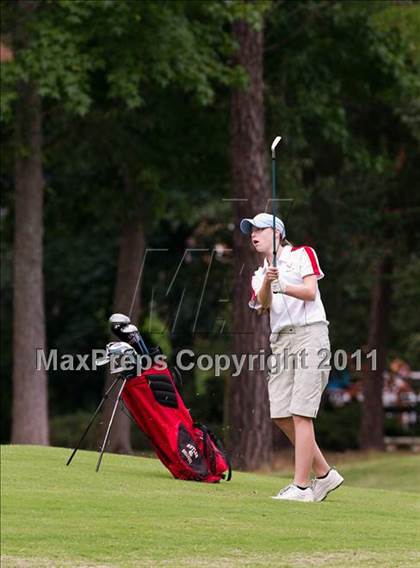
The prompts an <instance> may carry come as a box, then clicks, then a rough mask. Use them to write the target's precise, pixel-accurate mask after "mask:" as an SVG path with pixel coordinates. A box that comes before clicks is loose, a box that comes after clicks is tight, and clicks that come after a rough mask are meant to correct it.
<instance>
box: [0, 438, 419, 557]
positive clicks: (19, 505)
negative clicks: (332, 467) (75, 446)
mask: <svg viewBox="0 0 420 568" xmlns="http://www.w3.org/2000/svg"><path fill="white" fill-rule="evenodd" d="M68 455H69V451H68V450H64V449H59V448H38V447H28V446H26V447H25V446H21V447H11V446H5V447H3V448H2V554H3V555H4V556H3V562H2V566H3V567H8V566H25V567H26V566H30V567H35V566H37V567H42V566H49V567H50V566H54V567H55V566H60V567H61V566H66V567H67V566H94V565H98V564H100V565H101V566H115V567H117V566H118V567H120V566H121V567H131V566H142V567H143V566H174V567H177V566H191V567H192V566H194V567H199V566H217V567H225V566H229V567H230V566H234V567H235V566H272V567H297V566H299V567H300V566H301V567H307V566H336V565H337V564H338V563H339V564H340V565H341V567H345V566H350V565H351V566H355V565H356V566H358V567H364V566H378V567H379V566H381V567H383V566H393V567H398V566H416V565H419V564H420V555H419V545H418V535H419V530H420V521H419V513H420V492H418V493H416V492H415V491H413V489H418V487H416V484H417V485H418V473H419V471H420V458H419V457H412V456H404V457H398V456H389V457H388V456H385V457H382V458H378V459H377V460H373V461H372V460H371V461H368V462H366V463H356V464H351V465H348V466H347V467H346V468H345V471H344V473H345V476H346V484H345V485H344V486H343V487H342V488H341V489H340V490H339V491H337V492H335V493H333V494H331V495H330V497H329V498H328V499H327V500H326V501H325V502H323V503H285V502H277V501H273V500H272V499H270V498H269V496H270V495H273V494H275V493H276V492H277V491H278V489H279V488H280V487H281V486H282V484H284V483H286V482H287V480H286V479H280V478H279V477H278V476H273V475H271V476H267V475H260V474H258V475H257V474H245V473H243V474H240V473H236V474H235V475H234V479H233V481H232V482H231V483H221V484H219V485H207V484H199V483H191V482H182V481H176V480H173V479H172V478H171V477H170V476H169V474H168V473H167V472H166V470H165V469H164V468H163V467H162V466H161V465H160V463H159V462H158V461H157V460H150V459H141V458H133V457H122V456H115V455H106V456H105V457H104V461H103V464H102V469H101V471H100V473H98V474H97V473H95V471H94V468H95V463H96V454H94V453H91V452H79V454H78V455H77V456H76V458H75V461H74V462H73V464H72V465H71V466H70V467H68V468H67V467H65V465H64V463H65V460H66V458H67V456H68ZM400 480H403V481H404V484H403V485H402V489H404V490H401V489H400V487H399V481H400ZM372 483H373V484H374V486H376V488H375V489H372V488H365V487H360V486H358V485H365V484H367V485H369V484H372ZM353 485H354V486H353ZM381 486H382V487H386V489H381V488H380V487H381ZM391 489H392V490H391ZM407 489H411V491H407Z"/></svg>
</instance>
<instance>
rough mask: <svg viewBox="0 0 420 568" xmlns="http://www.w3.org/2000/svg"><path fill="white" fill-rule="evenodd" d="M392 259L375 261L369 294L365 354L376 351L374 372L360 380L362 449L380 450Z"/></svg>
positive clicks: (382, 429) (382, 440)
mask: <svg viewBox="0 0 420 568" xmlns="http://www.w3.org/2000/svg"><path fill="white" fill-rule="evenodd" d="M392 270H393V261H392V256H391V255H390V254H389V253H387V254H385V255H384V256H383V258H382V259H381V260H380V261H379V264H378V267H377V272H376V279H375V283H374V287H373V293H372V304H371V314H370V328H369V339H368V346H369V351H371V350H372V349H376V351H377V365H376V370H375V369H372V368H371V366H370V370H369V371H368V372H367V373H366V374H365V375H364V377H363V406H362V423H361V432H360V445H361V447H362V448H363V449H377V450H382V449H383V448H384V410H383V404H382V389H383V373H384V370H385V360H386V350H387V343H388V334H389V321H390V313H391V296H392V288H391V276H392Z"/></svg>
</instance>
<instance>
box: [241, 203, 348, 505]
mask: <svg viewBox="0 0 420 568" xmlns="http://www.w3.org/2000/svg"><path fill="white" fill-rule="evenodd" d="M275 227H276V242H277V245H276V250H277V267H276V268H275V267H273V265H272V264H273V217H272V215H269V214H268V213H260V214H259V215H256V217H254V218H253V219H243V220H242V221H241V225H240V228H241V231H242V232H243V233H245V234H250V235H251V241H252V244H253V246H254V247H255V249H256V250H257V252H258V253H260V254H261V255H263V257H264V264H263V266H261V267H260V268H258V270H256V271H255V273H254V275H253V277H252V298H251V301H250V303H249V305H250V307H251V308H253V309H255V310H258V311H259V313H261V312H263V311H265V310H269V311H270V326H271V335H270V344H271V350H272V356H271V358H270V359H271V365H270V373H269V376H268V394H269V399H270V415H271V418H272V420H274V422H275V424H276V425H277V426H278V427H279V428H280V429H281V430H282V431H283V432H284V433H285V434H286V436H287V437H288V438H289V440H290V441H291V442H292V444H293V445H294V446H295V475H294V480H293V483H292V484H290V485H288V486H287V487H285V488H283V489H281V491H280V492H279V493H278V495H276V496H275V497H273V498H274V499H287V500H291V501H322V500H323V499H325V498H326V497H327V495H328V493H329V492H330V491H333V490H334V489H337V487H339V486H340V485H341V484H342V483H343V478H342V476H341V475H340V474H339V473H338V472H337V471H336V470H335V469H334V468H331V467H330V466H329V465H328V463H327V461H326V459H325V457H324V456H323V454H322V452H321V450H320V449H319V447H318V445H317V443H316V441H315V434H314V426H313V419H314V418H316V415H317V413H318V408H319V404H320V401H321V395H322V392H323V390H324V389H325V387H326V385H327V382H328V375H329V359H330V341H329V337H328V321H327V319H326V316H325V310H324V306H323V304H322V301H321V295H320V293H319V290H318V280H319V279H320V278H323V276H324V274H323V272H322V270H321V268H320V266H319V263H318V258H317V255H316V253H315V251H314V250H313V249H312V248H310V247H307V246H301V247H294V246H291V245H290V243H288V241H286V240H285V236H286V231H285V227H284V224H283V222H282V221H281V220H280V219H279V218H278V217H275ZM274 281H276V282H275V284H274V285H273V282H274ZM275 292H276V293H275ZM311 470H313V471H314V473H315V476H316V477H315V479H314V480H312V482H311V481H310V477H309V476H310V472H311Z"/></svg>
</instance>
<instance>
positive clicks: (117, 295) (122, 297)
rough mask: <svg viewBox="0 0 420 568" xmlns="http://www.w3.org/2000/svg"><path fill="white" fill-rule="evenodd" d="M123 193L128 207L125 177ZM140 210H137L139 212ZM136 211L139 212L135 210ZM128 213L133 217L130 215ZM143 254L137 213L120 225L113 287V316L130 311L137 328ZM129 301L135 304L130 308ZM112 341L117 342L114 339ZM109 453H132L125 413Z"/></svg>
mask: <svg viewBox="0 0 420 568" xmlns="http://www.w3.org/2000/svg"><path fill="white" fill-rule="evenodd" d="M124 187H125V193H126V196H127V198H128V201H127V203H129V202H133V201H135V199H136V197H135V191H134V188H133V186H132V183H131V179H130V176H129V174H128V173H125V174H124ZM139 209H140V208H139ZM138 211H139V210H138ZM129 213H132V212H131V211H130V212H129ZM144 251H145V238H144V229H143V218H142V215H141V213H140V212H136V213H132V215H131V216H130V217H129V218H128V219H127V221H126V222H125V223H124V225H123V229H122V235H121V241H120V249H119V255H118V264H117V278H116V284H115V292H114V300H113V305H112V307H113V313H116V312H118V313H122V314H126V315H129V314H130V309H131V314H130V317H131V321H132V323H134V324H135V325H137V323H138V320H139V317H140V286H139V287H138V289H137V292H136V295H135V297H134V291H135V289H136V285H137V279H138V276H139V270H140V266H141V263H142V259H143V255H144ZM132 301H134V303H133V305H132ZM112 341H116V338H115V337H114V336H113V337H112ZM112 381H113V376H112V375H110V374H109V373H107V378H106V382H105V389H107V388H108V386H110V385H111V382H112ZM112 406H113V401H111V400H110V401H107V403H106V404H105V408H104V412H103V428H102V430H103V432H102V436H103V434H104V430H105V429H106V426H107V425H108V422H109V419H110V416H111V411H112ZM108 449H109V451H111V452H115V453H119V454H130V453H132V448H131V420H130V418H129V417H128V415H127V414H126V413H124V412H121V411H119V412H117V414H116V416H115V419H114V424H113V426H112V431H111V436H110V441H109V447H108Z"/></svg>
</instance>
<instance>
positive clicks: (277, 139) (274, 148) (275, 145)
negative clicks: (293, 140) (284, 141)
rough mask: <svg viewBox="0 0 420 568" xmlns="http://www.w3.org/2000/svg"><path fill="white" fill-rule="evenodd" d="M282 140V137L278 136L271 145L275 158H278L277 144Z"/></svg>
mask: <svg viewBox="0 0 420 568" xmlns="http://www.w3.org/2000/svg"><path fill="white" fill-rule="evenodd" d="M280 140H281V136H276V137H275V138H274V140H273V143H272V144H271V156H272V157H273V158H275V157H276V147H277V144H278V143H279V142H280Z"/></svg>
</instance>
